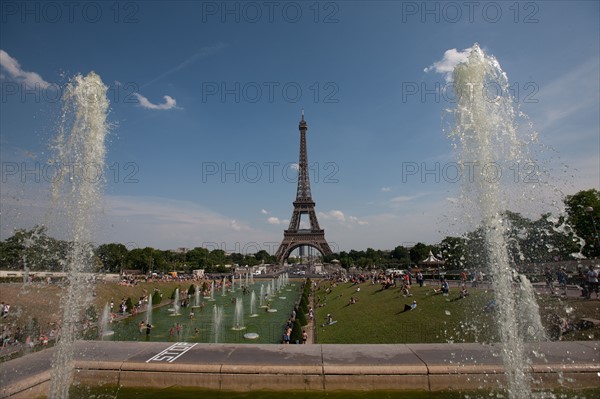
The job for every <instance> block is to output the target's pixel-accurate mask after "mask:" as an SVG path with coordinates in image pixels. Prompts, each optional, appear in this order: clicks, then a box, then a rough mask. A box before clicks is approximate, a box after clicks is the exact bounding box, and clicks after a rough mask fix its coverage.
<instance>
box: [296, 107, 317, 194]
mask: <svg viewBox="0 0 600 399" xmlns="http://www.w3.org/2000/svg"><path fill="white" fill-rule="evenodd" d="M298 128H299V129H300V157H299V159H298V190H297V191H296V202H313V200H312V195H311V193H310V179H309V176H308V154H307V151H306V131H307V130H308V126H307V124H306V121H305V120H304V110H302V119H301V120H300V124H299V126H298Z"/></svg>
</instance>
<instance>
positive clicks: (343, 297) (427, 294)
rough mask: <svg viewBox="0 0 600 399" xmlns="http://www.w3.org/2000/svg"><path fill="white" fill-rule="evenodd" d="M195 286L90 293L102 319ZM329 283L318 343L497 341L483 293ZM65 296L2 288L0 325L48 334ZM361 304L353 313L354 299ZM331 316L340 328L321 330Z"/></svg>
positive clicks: (562, 310) (582, 309) (579, 304)
mask: <svg viewBox="0 0 600 399" xmlns="http://www.w3.org/2000/svg"><path fill="white" fill-rule="evenodd" d="M190 284H191V282H149V283H140V284H138V285H136V286H134V287H128V286H123V285H118V284H115V283H100V284H98V285H96V286H95V287H94V289H93V290H90V295H91V296H92V299H93V303H94V305H95V307H96V309H97V312H98V314H99V313H100V312H101V311H102V309H103V308H104V305H105V304H106V303H107V302H110V300H111V299H114V301H115V306H118V303H119V302H120V300H121V299H122V298H123V297H130V298H131V299H132V300H133V301H136V300H137V298H139V297H140V296H141V295H142V293H143V291H144V289H146V290H147V292H149V293H152V291H153V289H154V288H155V287H156V288H158V289H159V290H160V291H161V292H162V294H163V302H167V301H169V298H170V296H171V293H172V292H173V290H175V288H177V287H180V290H181V291H184V290H187V289H188V287H189V286H190ZM331 284H332V283H331V282H330V281H321V282H320V283H319V286H318V290H317V292H316V293H315V299H316V298H317V297H320V298H321V300H322V301H321V302H322V304H324V305H325V306H323V307H316V313H315V316H316V324H317V328H316V333H317V335H316V337H317V343H344V344H354V343H357V344H358V343H418V342H423V343H433V342H491V341H495V340H496V339H497V336H496V332H495V331H496V329H495V328H494V317H495V315H494V314H493V313H488V312H484V311H483V307H484V305H485V304H486V303H487V302H488V301H489V300H490V299H491V298H492V293H491V292H488V291H485V290H476V289H470V291H469V292H470V295H469V297H467V298H465V299H458V290H457V289H456V288H454V287H453V288H452V289H451V292H450V296H448V297H445V296H442V295H440V294H438V295H433V292H432V288H431V287H423V288H419V287H413V289H412V290H411V293H412V294H413V296H412V297H408V298H405V297H403V296H402V295H401V293H400V290H399V289H398V288H390V289H387V290H382V289H381V286H379V285H370V284H367V283H364V284H361V285H360V286H359V287H360V288H361V291H360V292H356V288H357V287H358V286H351V284H350V283H342V284H338V285H337V286H336V287H334V288H333V289H332V292H331V293H330V294H326V293H325V289H326V288H328V287H330V286H331ZM61 295H63V290H61V288H60V287H59V286H57V285H50V286H48V285H45V284H29V285H27V286H23V284H20V283H11V284H0V300H1V301H3V302H8V303H10V304H11V311H10V315H9V316H8V317H6V318H3V319H2V320H0V329H1V328H2V326H3V325H6V324H12V325H16V326H22V327H24V326H26V325H27V324H28V320H29V319H31V318H35V319H36V321H37V324H38V325H39V326H40V327H41V328H42V329H43V330H46V328H47V326H48V323H50V322H57V321H59V320H60V317H61V312H60V308H59V304H60V296H61ZM351 296H354V297H355V298H357V299H358V301H357V302H356V303H355V304H353V305H349V300H350V297H351ZM413 300H416V301H417V308H416V309H414V310H411V311H409V312H402V310H403V307H404V304H410V303H412V301H413ZM538 303H539V304H540V311H541V314H542V321H543V322H544V324H545V325H546V327H549V326H550V323H551V320H552V318H551V317H549V316H550V315H554V314H558V315H560V316H562V317H568V318H569V319H570V321H572V322H577V321H578V320H580V319H581V318H583V317H591V318H595V319H598V318H600V301H599V300H581V299H577V298H570V299H560V298H556V297H549V296H545V295H542V296H539V297H538ZM327 314H331V315H332V316H333V319H334V320H337V323H336V324H334V325H331V326H322V324H324V323H325V319H326V316H327ZM564 339H566V340H598V339H600V329H598V328H596V329H587V330H577V331H572V332H569V333H568V334H566V335H565V337H564Z"/></svg>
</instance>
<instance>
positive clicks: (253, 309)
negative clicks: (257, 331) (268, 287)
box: [250, 290, 258, 317]
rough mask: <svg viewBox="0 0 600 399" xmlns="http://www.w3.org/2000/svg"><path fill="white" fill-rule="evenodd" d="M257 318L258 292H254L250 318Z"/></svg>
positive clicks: (251, 295) (251, 298)
mask: <svg viewBox="0 0 600 399" xmlns="http://www.w3.org/2000/svg"><path fill="white" fill-rule="evenodd" d="M257 316H258V314H257V313H256V292H254V290H252V293H250V317H257Z"/></svg>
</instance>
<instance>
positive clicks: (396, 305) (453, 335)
mask: <svg viewBox="0 0 600 399" xmlns="http://www.w3.org/2000/svg"><path fill="white" fill-rule="evenodd" d="M329 286H330V282H322V283H321V284H320V285H319V289H318V290H317V292H316V293H315V299H316V298H317V297H320V298H321V303H322V304H324V306H323V307H319V306H317V308H316V318H317V341H318V343H377V344H383V343H418V342H424V343H429V342H450V341H452V342H481V341H484V340H485V339H487V338H488V337H489V336H490V331H491V328H490V327H489V326H490V325H491V324H492V321H493V320H492V317H493V315H492V314H489V313H485V312H483V307H484V306H485V304H486V303H487V302H488V301H489V300H490V298H491V297H492V295H491V293H489V292H485V291H483V290H470V295H469V296H468V297H467V298H464V299H458V297H459V294H458V289H456V288H454V289H451V290H450V295H449V296H443V295H441V294H434V293H433V289H432V287H423V288H420V287H418V286H417V287H413V288H412V290H411V294H412V296H411V297H403V296H402V295H401V292H400V289H398V288H389V289H386V290H382V289H381V286H380V285H370V284H369V283H363V284H360V285H358V286H352V285H351V284H350V283H343V284H338V285H337V287H335V288H333V289H332V291H331V293H329V294H326V293H325V289H326V288H327V287H329ZM357 287H360V289H361V290H360V292H356V288H357ZM352 296H354V297H355V298H357V299H358V301H357V302H356V303H355V304H353V305H349V301H350V297H352ZM413 300H416V301H417V308H416V309H413V310H411V311H409V312H403V309H404V304H410V303H412V301H413ZM329 313H330V314H331V315H332V317H333V319H334V320H337V323H336V324H334V325H327V326H323V324H324V323H325V320H326V317H327V314H329ZM484 338H485V339H484Z"/></svg>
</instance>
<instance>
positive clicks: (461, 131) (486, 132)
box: [450, 45, 543, 399]
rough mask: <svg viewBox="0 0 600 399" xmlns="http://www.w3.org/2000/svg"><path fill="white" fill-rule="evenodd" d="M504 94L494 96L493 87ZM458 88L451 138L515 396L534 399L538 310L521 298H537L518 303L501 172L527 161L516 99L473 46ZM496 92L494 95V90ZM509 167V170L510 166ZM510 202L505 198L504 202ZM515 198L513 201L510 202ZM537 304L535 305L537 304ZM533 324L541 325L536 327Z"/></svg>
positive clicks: (457, 77) (492, 62)
mask: <svg viewBox="0 0 600 399" xmlns="http://www.w3.org/2000/svg"><path fill="white" fill-rule="evenodd" d="M490 87H491V88H495V89H496V93H500V95H497V96H496V97H495V98H491V97H490V92H489V91H488V90H487V89H489V88H490ZM454 88H455V90H456V97H457V104H456V108H455V110H454V111H453V116H454V126H453V129H452V131H451V133H450V137H451V138H452V139H453V140H454V142H455V146H456V148H457V149H458V154H457V155H458V164H459V165H460V166H461V167H465V169H463V170H467V169H466V166H469V165H471V166H472V165H476V166H477V165H478V166H479V168H473V169H472V170H474V172H473V173H470V175H469V178H468V179H467V180H468V181H467V182H466V185H465V187H464V189H465V192H464V194H463V195H462V198H461V199H462V200H464V202H465V203H467V205H468V204H469V203H471V204H472V205H473V208H474V209H478V210H479V212H480V215H479V216H480V217H481V220H482V223H483V231H484V234H485V242H486V245H485V251H486V253H485V254H484V255H485V256H484V257H485V258H486V259H487V263H488V264H487V267H488V270H489V273H490V275H491V278H492V281H493V287H494V294H495V299H496V302H497V304H498V314H497V319H496V320H497V325H498V326H497V327H498V331H499V333H500V339H501V343H502V356H503V362H504V369H505V373H506V376H507V381H508V387H507V389H508V393H509V396H510V398H513V399H517V398H529V397H530V396H531V389H530V377H529V375H528V369H529V364H530V360H529V359H528V357H527V356H526V353H525V348H524V336H523V335H522V334H520V328H519V322H518V321H519V320H520V319H521V320H522V319H523V318H524V315H525V312H526V311H532V310H535V308H536V306H535V305H534V304H531V303H529V304H525V306H523V305H524V304H521V303H520V302H521V299H523V298H528V300H533V294H532V292H528V293H526V294H521V296H520V298H521V299H520V300H519V302H518V301H517V300H516V299H515V298H516V292H515V281H516V279H515V278H516V276H517V274H516V272H515V271H514V270H513V268H512V267H511V261H510V257H509V251H508V246H507V242H506V236H507V228H508V226H507V224H506V222H505V221H504V220H503V213H504V212H505V211H506V210H507V209H508V207H507V204H508V202H509V201H508V198H509V196H507V195H506V191H507V188H506V187H503V186H502V185H501V180H500V179H499V178H498V176H497V175H490V173H492V174H493V173H497V170H498V169H500V170H503V168H504V167H505V165H511V164H514V163H518V162H523V161H524V159H525V158H526V157H525V155H524V154H523V152H524V150H525V148H524V142H523V141H522V140H521V139H520V138H519V133H518V125H517V123H516V116H517V115H518V113H517V112H516V111H515V109H514V108H513V101H514V100H513V98H512V97H511V96H510V95H509V93H510V87H509V84H508V79H507V77H506V74H505V73H504V72H503V71H502V69H501V68H500V65H499V64H498V62H497V61H496V59H495V58H493V57H490V56H487V55H486V54H484V52H483V51H482V50H481V49H480V48H479V46H478V45H474V46H473V49H472V51H471V53H470V55H469V57H468V59H467V61H466V62H464V63H461V64H459V65H457V66H456V68H455V69H454ZM492 93H493V92H492ZM508 167H510V166H508ZM503 198H506V200H503ZM511 200H512V199H511ZM520 277H521V279H523V281H525V283H524V284H520V286H519V288H520V290H521V291H523V292H525V291H528V290H531V285H529V284H527V283H526V278H525V277H524V276H520ZM534 302H535V301H534ZM527 323H529V324H530V326H532V328H533V329H534V330H536V331H538V332H542V331H543V328H542V326H541V323H540V318H539V315H537V316H536V315H534V314H530V315H527ZM533 323H540V324H539V325H534V324H533Z"/></svg>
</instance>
